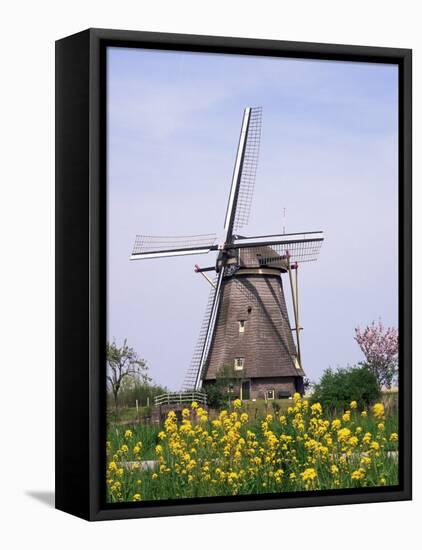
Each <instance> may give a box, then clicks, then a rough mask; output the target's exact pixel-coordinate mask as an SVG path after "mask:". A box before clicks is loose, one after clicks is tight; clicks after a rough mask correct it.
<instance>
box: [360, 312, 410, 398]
mask: <svg viewBox="0 0 422 550" xmlns="http://www.w3.org/2000/svg"><path fill="white" fill-rule="evenodd" d="M355 340H356V342H357V343H358V344H359V347H360V349H361V350H362V353H363V354H364V356H365V359H366V364H367V366H368V368H369V369H370V370H371V372H372V373H373V374H374V376H375V377H376V379H377V383H378V386H379V387H380V388H381V386H383V385H384V386H386V387H387V388H390V387H391V384H392V382H393V380H394V378H395V377H396V376H397V370H398V353H399V336H398V330H397V329H396V328H394V327H388V328H385V327H384V325H383V324H382V322H381V321H378V323H375V321H373V322H372V323H371V325H369V326H367V327H366V328H365V329H363V330H361V329H360V328H359V327H356V329H355Z"/></svg>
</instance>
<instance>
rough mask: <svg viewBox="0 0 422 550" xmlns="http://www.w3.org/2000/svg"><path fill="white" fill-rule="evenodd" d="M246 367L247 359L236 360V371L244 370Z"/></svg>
mask: <svg viewBox="0 0 422 550" xmlns="http://www.w3.org/2000/svg"><path fill="white" fill-rule="evenodd" d="M244 365H245V358H244V357H236V359H235V360H234V370H243V367H244Z"/></svg>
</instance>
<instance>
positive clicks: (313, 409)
mask: <svg viewBox="0 0 422 550" xmlns="http://www.w3.org/2000/svg"><path fill="white" fill-rule="evenodd" d="M311 412H312V414H315V415H320V414H322V406H321V403H314V404H313V405H311Z"/></svg>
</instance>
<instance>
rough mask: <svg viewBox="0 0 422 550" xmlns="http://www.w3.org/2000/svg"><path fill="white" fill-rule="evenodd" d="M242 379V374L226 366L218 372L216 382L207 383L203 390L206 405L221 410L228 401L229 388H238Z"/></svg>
mask: <svg viewBox="0 0 422 550" xmlns="http://www.w3.org/2000/svg"><path fill="white" fill-rule="evenodd" d="M242 379H243V372H242V371H237V370H235V369H234V367H233V366H230V365H226V366H224V367H223V368H221V369H220V370H219V372H218V373H217V376H216V380H215V382H213V383H208V384H206V385H205V386H204V388H203V390H204V391H205V393H206V394H207V403H208V405H209V406H210V407H211V408H213V409H221V408H222V407H225V406H226V405H227V401H228V400H229V399H230V392H229V390H230V389H231V388H235V387H237V386H239V384H240V383H241V382H242Z"/></svg>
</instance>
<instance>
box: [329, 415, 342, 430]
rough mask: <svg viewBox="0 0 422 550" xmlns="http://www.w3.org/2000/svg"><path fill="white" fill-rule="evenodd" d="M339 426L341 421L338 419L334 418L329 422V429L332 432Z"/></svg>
mask: <svg viewBox="0 0 422 550" xmlns="http://www.w3.org/2000/svg"><path fill="white" fill-rule="evenodd" d="M340 426H341V420H339V419H338V418H336V419H335V420H333V421H332V422H331V427H332V428H333V430H338V429H339V428H340Z"/></svg>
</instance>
